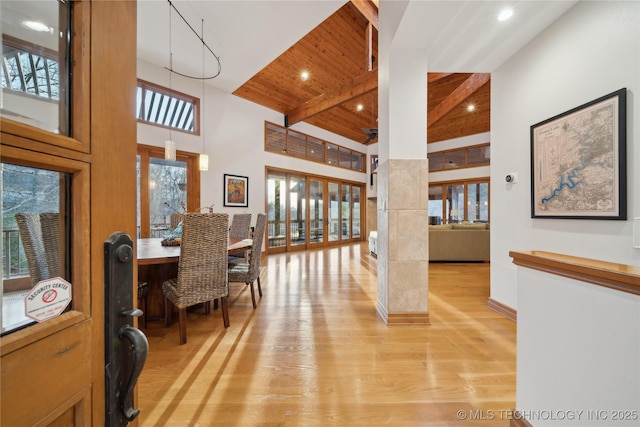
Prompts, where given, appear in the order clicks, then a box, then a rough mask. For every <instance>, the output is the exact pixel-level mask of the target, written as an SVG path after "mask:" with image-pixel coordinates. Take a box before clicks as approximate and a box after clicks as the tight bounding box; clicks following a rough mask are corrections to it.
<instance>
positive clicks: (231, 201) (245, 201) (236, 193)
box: [224, 173, 249, 208]
mask: <svg viewBox="0 0 640 427" xmlns="http://www.w3.org/2000/svg"><path fill="white" fill-rule="evenodd" d="M224 206H230V207H239V208H246V207H248V206H249V178H248V177H246V176H239V175H230V174H226V173H225V174H224Z"/></svg>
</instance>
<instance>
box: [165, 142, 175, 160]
mask: <svg viewBox="0 0 640 427" xmlns="http://www.w3.org/2000/svg"><path fill="white" fill-rule="evenodd" d="M164 158H165V159H166V160H173V161H175V160H176V143H175V142H173V141H165V142H164Z"/></svg>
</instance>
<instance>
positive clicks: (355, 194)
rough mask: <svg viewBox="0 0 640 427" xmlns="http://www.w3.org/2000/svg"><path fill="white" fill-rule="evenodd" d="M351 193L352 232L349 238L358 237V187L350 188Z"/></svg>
mask: <svg viewBox="0 0 640 427" xmlns="http://www.w3.org/2000/svg"><path fill="white" fill-rule="evenodd" d="M351 188H352V190H351V191H352V192H353V230H352V233H351V237H353V238H354V239H356V238H359V237H360V187H351Z"/></svg>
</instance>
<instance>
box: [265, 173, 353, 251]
mask: <svg viewBox="0 0 640 427" xmlns="http://www.w3.org/2000/svg"><path fill="white" fill-rule="evenodd" d="M363 191H364V185H363V184H359V183H353V182H343V181H337V180H335V179H332V178H325V177H318V176H312V175H301V174H297V173H292V172H286V171H277V170H269V171H268V172H267V190H266V194H267V198H266V199H267V200H266V203H267V212H268V227H267V228H268V232H267V251H268V252H271V253H275V252H284V251H291V250H297V249H307V248H313V247H324V246H329V245H335V244H342V243H346V242H352V241H358V240H361V234H360V225H361V223H362V218H361V213H362V210H361V195H362V194H363Z"/></svg>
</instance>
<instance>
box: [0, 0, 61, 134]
mask: <svg viewBox="0 0 640 427" xmlns="http://www.w3.org/2000/svg"><path fill="white" fill-rule="evenodd" d="M70 10H71V7H70V5H69V2H60V1H58V0H42V1H6V0H3V1H2V2H0V16H2V56H3V66H2V67H0V82H1V86H2V116H3V117H6V118H8V119H11V120H15V121H18V122H21V123H25V124H28V125H31V126H34V127H37V128H40V129H44V130H47V131H50V132H54V133H58V134H62V135H70V130H69V129H70V127H69V98H70V96H69V78H68V77H69V73H68V69H69V67H68V65H67V64H68V63H67V62H65V58H66V61H69V60H70V59H71V58H70V57H71V55H70V54H69V52H70V49H69V43H68V40H70V37H69V35H68V33H69V28H68V27H69V17H70Z"/></svg>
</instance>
